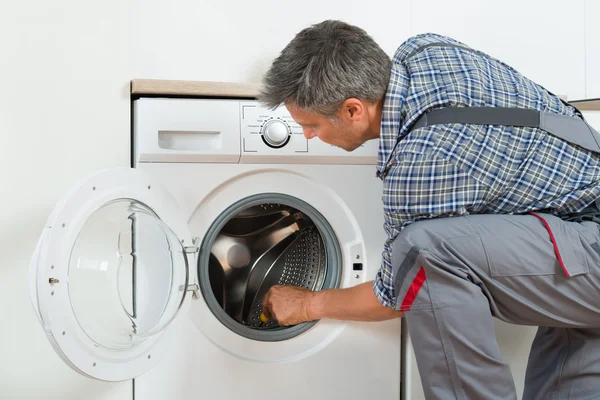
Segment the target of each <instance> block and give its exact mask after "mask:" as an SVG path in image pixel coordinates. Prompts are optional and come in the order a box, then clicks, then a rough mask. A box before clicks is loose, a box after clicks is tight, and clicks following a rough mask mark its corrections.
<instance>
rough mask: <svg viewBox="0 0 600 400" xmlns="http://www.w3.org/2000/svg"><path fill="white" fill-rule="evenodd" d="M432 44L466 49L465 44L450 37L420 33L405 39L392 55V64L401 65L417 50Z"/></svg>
mask: <svg viewBox="0 0 600 400" xmlns="http://www.w3.org/2000/svg"><path fill="white" fill-rule="evenodd" d="M434 43H444V44H451V45H456V46H461V47H468V46H467V45H466V44H464V43H462V42H460V41H458V40H456V39H454V38H453V37H450V36H444V35H441V34H438V33H432V32H428V33H420V34H418V35H414V36H411V37H410V38H408V39H406V40H405V41H404V42H403V43H402V44H401V45H400V46H399V47H398V49H397V50H396V53H395V54H394V62H396V63H402V62H404V61H406V59H407V58H408V57H410V56H411V55H412V54H414V53H415V52H416V51H417V50H418V49H419V48H421V47H424V46H428V45H431V44H434Z"/></svg>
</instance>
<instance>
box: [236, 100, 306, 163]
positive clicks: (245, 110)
mask: <svg viewBox="0 0 600 400" xmlns="http://www.w3.org/2000/svg"><path fill="white" fill-rule="evenodd" d="M240 107H241V109H240V114H241V117H242V118H241V128H242V129H241V135H242V152H244V153H265V154H272V153H275V154H284V153H297V152H306V151H307V145H308V141H307V140H306V138H305V137H304V134H303V132H302V127H301V126H300V125H298V124H297V123H296V122H294V120H293V119H292V117H291V116H290V114H289V113H288V112H287V109H286V108H285V107H279V108H278V109H276V110H269V109H267V108H264V107H261V106H260V105H259V104H258V103H256V102H251V103H243V104H241V106H240Z"/></svg>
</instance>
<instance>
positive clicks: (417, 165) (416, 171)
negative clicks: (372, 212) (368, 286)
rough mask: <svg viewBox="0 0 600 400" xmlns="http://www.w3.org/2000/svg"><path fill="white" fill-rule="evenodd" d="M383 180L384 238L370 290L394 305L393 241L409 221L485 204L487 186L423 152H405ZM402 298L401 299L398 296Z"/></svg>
mask: <svg viewBox="0 0 600 400" xmlns="http://www.w3.org/2000/svg"><path fill="white" fill-rule="evenodd" d="M396 158H400V159H401V161H399V162H398V161H397V162H395V163H394V164H393V165H392V166H391V167H390V169H389V170H388V173H387V174H386V176H385V178H384V181H383V197H382V200H383V205H384V216H385V222H384V228H385V231H386V233H387V239H386V241H385V243H384V249H383V253H382V264H381V268H380V270H379V271H378V272H377V275H376V277H375V282H374V284H373V291H374V292H375V295H376V296H377V298H378V299H379V301H380V303H381V304H383V305H384V306H386V307H390V308H395V309H397V308H398V307H397V306H399V304H397V296H398V292H397V291H398V290H399V289H400V288H396V287H395V286H394V273H393V265H392V244H393V243H394V240H395V239H396V238H397V236H398V234H399V233H400V232H401V231H402V229H404V228H405V227H406V226H408V225H409V224H411V223H413V222H415V221H418V220H423V219H429V218H437V217H451V216H459V215H466V214H469V213H470V212H473V211H476V210H477V209H478V208H480V206H483V204H484V201H483V199H484V196H485V194H486V193H487V188H486V187H485V186H484V185H483V184H481V183H479V182H477V181H476V180H475V179H473V178H472V177H471V176H470V175H468V174H467V173H465V172H464V171H462V170H461V169H459V168H458V167H457V166H455V165H454V164H453V163H452V162H450V161H448V160H446V159H444V158H439V157H435V156H431V155H426V154H414V153H413V154H404V155H402V156H400V157H398V156H397V157H396ZM400 300H401V299H400Z"/></svg>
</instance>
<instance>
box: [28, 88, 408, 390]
mask: <svg viewBox="0 0 600 400" xmlns="http://www.w3.org/2000/svg"><path fill="white" fill-rule="evenodd" d="M133 118H134V121H133V149H132V155H133V167H134V168H119V169H112V170H107V171H100V172H98V173H97V174H95V175H94V176H91V177H90V178H88V179H87V180H85V181H84V182H82V183H81V184H80V185H77V186H76V187H75V188H74V189H73V191H72V192H70V193H69V194H67V195H66V196H65V197H64V198H63V199H62V200H61V202H59V204H57V206H56V208H55V209H54V211H53V212H52V214H51V216H50V217H49V219H48V223H47V225H46V227H45V229H44V232H43V234H42V236H41V238H40V241H39V243H38V246H37V249H36V253H35V255H34V258H33V260H32V268H31V275H30V277H31V292H32V296H33V302H34V306H35V308H36V311H37V312H38V316H39V318H40V321H41V323H42V326H43V328H44V330H45V332H46V334H47V336H48V339H49V341H50V343H51V344H52V346H53V347H54V349H55V350H56V351H57V353H58V354H59V355H60V356H61V357H62V358H63V360H64V361H65V362H66V363H67V364H69V365H70V366H71V367H72V368H73V369H75V370H76V371H78V372H79V373H81V374H84V375H87V376H89V377H91V378H95V379H100V380H107V381H117V380H125V379H131V378H135V381H134V397H135V399H136V400H158V399H161V400H162V399H235V398H240V397H241V398H246V399H282V398H285V399H307V398H311V399H338V398H339V399H357V400H358V399H360V400H363V399H367V398H377V399H380V400H386V399H399V398H400V390H401V379H400V378H401V321H400V320H393V321H386V322H379V323H354V322H341V321H332V320H322V321H317V322H313V323H306V324H301V325H298V326H294V327H280V326H278V325H277V324H276V323H275V322H273V321H269V322H262V321H260V319H259V318H258V316H259V314H260V313H259V312H260V310H261V303H260V299H261V298H262V297H261V296H262V294H263V293H264V291H265V290H266V288H268V287H269V285H270V284H273V283H286V282H287V283H294V284H300V285H303V286H305V287H310V288H315V289H316V290H318V289H324V288H329V287H350V286H353V285H357V284H359V283H362V282H366V281H369V280H372V279H373V278H374V276H375V273H376V272H377V270H378V268H379V266H380V260H381V250H382V245H383V242H384V239H385V232H384V230H383V227H382V225H383V215H382V205H381V182H380V181H379V180H378V179H377V178H376V177H375V168H374V164H375V159H376V154H377V142H376V141H371V142H367V143H366V144H365V145H364V146H363V147H361V148H359V149H357V150H356V151H354V152H352V153H347V152H345V151H343V150H341V149H338V148H335V147H333V146H330V145H327V144H325V143H323V142H320V141H318V139H312V140H310V141H307V140H306V139H305V138H304V136H303V134H302V130H301V128H300V126H298V125H296V124H295V123H294V121H293V120H292V119H291V117H290V116H289V114H287V111H286V110H285V108H283V107H282V108H279V109H277V110H274V111H270V110H267V109H264V108H262V107H261V106H260V104H259V103H257V102H256V101H252V100H244V99H235V98H228V99H224V98H220V99H217V98H212V99H211V98H205V99H200V98H196V99H191V98H187V99H184V98H140V99H137V100H135V101H134V113H133ZM405 389H406V388H405Z"/></svg>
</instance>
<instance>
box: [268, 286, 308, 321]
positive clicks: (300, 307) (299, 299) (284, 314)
mask: <svg viewBox="0 0 600 400" xmlns="http://www.w3.org/2000/svg"><path fill="white" fill-rule="evenodd" d="M313 295H314V292H312V291H310V290H308V289H306V288H303V287H298V286H289V285H276V286H273V287H272V288H271V289H269V291H268V292H267V294H266V295H265V297H264V298H263V314H265V316H267V317H268V318H273V319H275V320H276V321H277V323H278V324H279V325H281V326H289V325H297V324H300V323H302V322H307V321H311V320H312V319H313V317H312V315H310V302H311V299H312V298H313Z"/></svg>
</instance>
